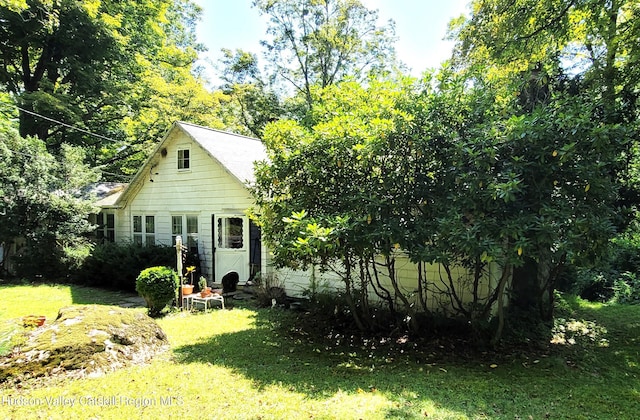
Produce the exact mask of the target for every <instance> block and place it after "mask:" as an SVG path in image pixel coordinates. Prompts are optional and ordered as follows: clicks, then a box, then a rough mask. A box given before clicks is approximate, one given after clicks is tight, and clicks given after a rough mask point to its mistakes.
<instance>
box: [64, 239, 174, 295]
mask: <svg viewBox="0 0 640 420" xmlns="http://www.w3.org/2000/svg"><path fill="white" fill-rule="evenodd" d="M175 263H176V250H175V248H173V247H171V246H163V245H152V246H140V245H138V244H133V243H126V244H116V243H110V242H108V243H105V244H102V245H96V247H95V248H94V249H93V252H92V253H91V255H90V256H89V257H87V258H86V259H85V260H84V263H83V264H82V266H81V267H80V268H79V269H78V270H77V271H76V272H75V273H74V275H73V279H74V280H75V281H76V282H77V283H81V284H85V285H87V286H93V287H104V288H107V289H116V290H123V291H130V292H133V291H135V290H136V277H137V276H138V274H139V273H140V272H141V271H142V270H144V269H145V268H149V267H154V266H173V265H175Z"/></svg>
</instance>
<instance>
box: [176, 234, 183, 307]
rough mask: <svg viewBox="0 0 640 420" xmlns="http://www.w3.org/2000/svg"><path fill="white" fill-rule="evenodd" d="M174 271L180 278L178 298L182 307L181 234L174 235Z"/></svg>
mask: <svg viewBox="0 0 640 420" xmlns="http://www.w3.org/2000/svg"><path fill="white" fill-rule="evenodd" d="M176 271H177V272H178V277H179V278H180V284H179V285H178V299H179V302H180V305H179V306H180V307H181V308H182V236H176Z"/></svg>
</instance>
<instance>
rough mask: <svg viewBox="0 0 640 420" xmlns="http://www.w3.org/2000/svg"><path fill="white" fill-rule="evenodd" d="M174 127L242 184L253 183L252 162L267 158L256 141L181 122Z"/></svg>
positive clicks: (262, 147)
mask: <svg viewBox="0 0 640 420" xmlns="http://www.w3.org/2000/svg"><path fill="white" fill-rule="evenodd" d="M175 126H177V127H179V128H181V129H182V130H184V131H185V132H186V133H187V134H188V135H189V136H190V137H191V138H192V139H193V141H195V142H196V143H198V144H200V146H201V147H202V148H203V149H204V150H205V151H206V152H207V153H208V154H209V155H210V156H211V157H212V158H214V159H215V160H217V161H218V162H219V163H220V164H221V165H222V166H223V167H224V168H225V169H226V170H227V171H229V173H231V175H233V176H234V177H235V178H236V179H238V181H240V182H241V183H243V184H248V183H252V182H253V181H255V176H254V173H253V164H254V162H256V161H259V160H264V159H266V158H267V151H266V148H265V147H264V145H263V144H262V141H260V140H258V139H255V138H252V137H246V136H241V135H238V134H233V133H228V132H225V131H219V130H214V129H213V128H208V127H202V126H199V125H195V124H190V123H186V122H181V121H179V122H177V123H175Z"/></svg>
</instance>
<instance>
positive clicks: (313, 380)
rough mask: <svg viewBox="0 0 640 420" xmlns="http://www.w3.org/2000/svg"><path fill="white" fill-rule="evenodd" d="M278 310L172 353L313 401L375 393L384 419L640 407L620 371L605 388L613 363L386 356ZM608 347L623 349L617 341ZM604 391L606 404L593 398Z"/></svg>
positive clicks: (611, 413)
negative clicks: (325, 338)
mask: <svg viewBox="0 0 640 420" xmlns="http://www.w3.org/2000/svg"><path fill="white" fill-rule="evenodd" d="M279 312H281V311H277V310H274V311H269V310H260V311H257V313H256V320H255V328H254V329H249V330H243V331H238V332H233V333H226V334H221V335H214V336H211V337H207V338H205V339H203V340H202V341H200V342H197V343H194V344H188V345H184V346H180V347H177V348H175V349H174V354H175V356H176V360H177V361H178V362H179V363H185V364H189V363H211V364H213V365H217V366H222V367H226V368H228V369H230V370H232V371H234V372H236V373H239V374H241V375H243V376H244V377H246V378H249V379H250V380H252V381H253V382H254V384H255V386H256V387H258V388H259V389H266V388H268V387H270V386H280V387H284V388H286V389H288V390H290V391H292V392H298V393H302V394H304V395H305V397H306V398H309V399H317V400H327V399H330V398H331V397H333V396H335V395H336V394H337V393H341V392H342V393H353V394H359V393H369V392H371V393H378V394H381V395H384V397H385V398H387V399H388V400H390V401H391V402H392V408H389V409H388V411H387V413H386V416H385V417H386V418H418V417H420V418H423V417H424V415H425V413H426V412H427V411H428V410H431V409H438V410H440V411H439V412H444V413H450V415H447V416H445V418H448V417H450V418H467V417H469V418H514V417H513V416H514V415H521V416H522V417H523V418H526V417H527V416H532V418H544V417H550V416H551V417H555V416H560V417H562V416H565V417H566V416H569V417H571V415H575V414H576V413H584V412H589V413H591V414H589V416H585V417H584V418H604V417H608V418H625V413H632V412H634V411H632V410H636V409H638V408H640V407H633V408H631V407H630V404H631V405H633V403H634V402H636V403H638V404H637V405H640V401H639V400H638V395H639V394H638V391H639V390H638V387H637V384H636V385H634V382H629V380H628V379H625V378H624V377H621V378H618V379H619V380H618V381H616V383H615V384H614V385H613V386H611V387H609V388H608V387H607V386H606V383H607V381H610V380H611V377H612V376H613V377H618V376H619V375H620V374H621V372H620V371H619V370H617V369H616V368H612V370H611V371H609V372H608V373H607V374H605V375H593V374H592V372H591V371H590V370H583V369H579V368H576V366H571V365H568V364H566V363H564V359H563V358H562V357H561V355H559V356H557V357H556V356H552V357H548V358H546V359H544V360H541V361H538V362H537V363H533V361H531V360H527V361H524V362H523V360H521V359H517V358H513V359H509V358H505V359H503V360H501V361H500V362H499V366H497V367H495V366H493V365H491V364H489V363H486V362H485V361H483V360H480V361H478V360H465V361H460V362H456V361H454V360H452V358H451V357H449V356H446V355H444V354H443V355H439V354H432V355H431V358H430V359H429V360H420V359H416V358H415V357H413V356H412V355H409V354H405V355H402V354H395V355H393V356H389V357H387V358H385V357H384V356H382V355H380V354H379V353H375V354H374V353H372V352H370V349H365V348H357V347H355V348H352V347H347V346H332V345H331V344H330V343H329V344H327V343H324V344H320V343H318V342H314V341H313V340H309V341H307V340H305V339H304V332H299V331H298V332H297V334H290V332H291V331H290V330H289V328H292V325H290V324H289V323H288V321H289V320H288V318H287V316H288V315H283V314H282V313H279ZM283 317H284V318H283ZM283 319H285V320H287V322H284V323H282V320H283ZM293 327H294V328H295V326H293ZM605 351H606V349H605ZM608 351H609V353H608V354H610V355H611V356H610V357H617V356H615V351H614V350H613V349H609V350H608ZM443 352H446V349H445V350H443ZM527 362H528V363H527ZM632 373H633V374H634V375H635V376H634V377H635V378H637V377H638V376H637V372H635V373H634V372H632ZM568 393H569V394H568ZM568 395H569V396H568ZM603 398H604V399H605V400H607V401H609V404H608V405H603V404H599V403H597V401H601V400H602V399H603ZM585 410H586V411H585ZM621 413H622V414H621Z"/></svg>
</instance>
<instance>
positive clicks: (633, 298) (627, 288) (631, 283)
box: [612, 271, 640, 304]
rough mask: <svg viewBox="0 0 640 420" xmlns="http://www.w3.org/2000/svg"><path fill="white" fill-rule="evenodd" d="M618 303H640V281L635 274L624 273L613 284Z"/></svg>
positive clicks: (614, 297)
mask: <svg viewBox="0 0 640 420" xmlns="http://www.w3.org/2000/svg"><path fill="white" fill-rule="evenodd" d="M612 300H613V301H614V302H616V303H627V304H638V303H640V279H639V278H638V276H637V275H636V274H634V273H630V272H628V271H627V272H624V273H622V274H621V276H620V278H618V279H617V280H616V281H615V282H614V283H613V299H612Z"/></svg>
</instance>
